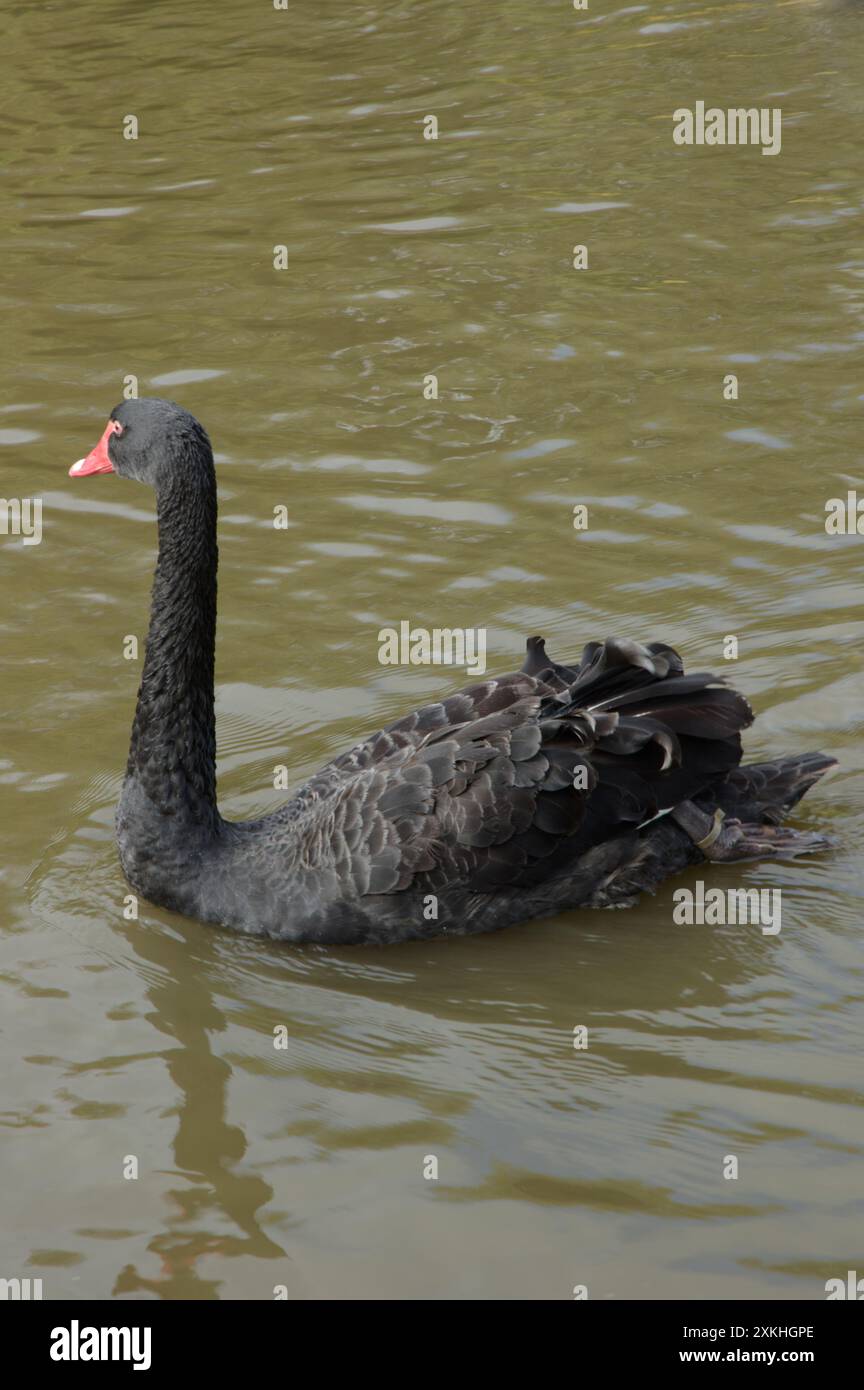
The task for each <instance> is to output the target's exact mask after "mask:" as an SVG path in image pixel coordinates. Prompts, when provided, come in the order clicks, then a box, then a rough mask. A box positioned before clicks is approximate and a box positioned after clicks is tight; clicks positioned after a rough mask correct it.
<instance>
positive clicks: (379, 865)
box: [70, 400, 833, 943]
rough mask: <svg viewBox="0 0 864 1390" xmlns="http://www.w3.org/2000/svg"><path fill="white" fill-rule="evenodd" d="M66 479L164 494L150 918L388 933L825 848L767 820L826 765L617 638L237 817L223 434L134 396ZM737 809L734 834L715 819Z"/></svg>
mask: <svg viewBox="0 0 864 1390" xmlns="http://www.w3.org/2000/svg"><path fill="white" fill-rule="evenodd" d="M70 471H71V472H72V473H73V474H77V475H82V474H87V473H95V472H109V471H111V472H118V473H121V474H124V475H125V476H129V477H134V478H137V479H139V480H141V481H147V482H150V483H151V484H152V485H153V486H154V487H155V489H156V495H157V507H158V518H159V560H158V564H157V568H156V575H155V579H154V586H153V599H152V611H151V621H150V629H149V633H148V637H147V649H146V655H145V661H144V670H143V674H142V680H141V688H140V691H139V695H138V705H137V709H136V713H135V722H134V724H133V729H132V741H131V747H130V751H129V761H128V765H127V770H126V778H125V781H124V784H123V791H122V795H121V799H120V805H119V808H118V813H117V841H118V845H119V850H120V858H121V862H122V865H123V869H124V871H125V873H126V876H127V878H128V880H129V882H130V884H131V885H132V887H133V888H135V889H136V890H137V891H138V892H140V893H141V894H142V895H143V896H144V897H146V898H148V899H149V900H150V901H152V902H154V903H158V904H160V905H161V906H163V907H167V908H170V909H173V910H174V911H177V912H181V913H184V914H185V915H187V916H189V917H195V918H198V919H200V920H201V921H205V922H215V923H219V924H221V925H223V926H227V927H233V928H236V929H239V930H242V931H246V932H251V933H258V934H263V935H267V936H272V937H279V938H283V939H285V940H289V941H317V942H343V943H347V942H364V941H368V942H387V941H398V940H404V939H407V938H411V937H429V936H439V935H445V934H453V935H457V934H463V933H468V932H479V931H488V930H493V929H497V928H500V927H505V926H508V925H510V924H512V923H515V922H519V921H525V920H527V919H530V918H535V917H541V916H544V915H548V914H549V913H552V912H557V911H560V910H562V909H564V908H570V907H580V906H613V905H629V904H630V903H632V902H633V901H634V900H635V898H636V896H637V895H638V894H639V893H640V892H641V891H643V890H645V889H649V890H650V889H653V888H654V887H655V886H656V885H657V884H658V883H660V882H661V881H662V880H663V879H665V878H667V877H668V876H669V875H670V874H673V873H675V872H677V871H678V870H680V869H682V868H684V867H685V866H686V865H687V864H690V863H698V862H700V861H703V860H704V858H705V857H706V854H707V855H709V856H710V857H712V858H726V859H745V858H756V857H763V856H764V857H778V856H781V855H794V854H798V853H802V852H804V851H807V850H813V849H820V848H823V847H824V846H825V844H826V842H825V841H824V840H823V839H822V838H821V837H819V836H817V835H808V834H806V833H797V832H794V831H788V830H777V829H775V828H774V827H776V826H777V825H778V823H779V821H780V820H781V819H782V817H783V815H784V814H785V813H786V811H787V810H788V809H789V807H790V806H792V805H794V804H795V802H796V801H797V800H798V799H799V798H800V797H801V796H802V795H803V794H804V792H805V791H806V790H807V789H808V787H809V786H811V785H812V783H813V782H814V781H816V779H817V778H818V777H819V776H820V775H821V773H822V772H824V771H825V769H826V768H828V767H830V766H831V765H832V763H833V760H832V759H830V758H825V757H822V756H821V755H819V754H805V755H803V756H801V757H790V758H782V759H779V760H777V761H776V762H773V763H764V764H761V765H751V766H750V767H740V766H739V762H740V757H741V741H740V731H741V730H742V729H743V728H745V727H746V726H747V725H748V724H749V723H750V722H751V721H752V714H751V711H750V709H749V706H748V705H747V703H746V701H745V700H744V699H743V698H742V697H741V696H740V695H738V694H737V693H736V692H734V691H732V690H729V689H727V688H725V687H724V686H723V685H722V684H721V682H719V681H718V680H717V678H716V677H713V676H710V675H690V676H685V675H684V673H683V667H682V664H681V660H680V658H679V657H678V655H677V653H676V652H674V651H673V650H672V648H670V647H667V646H665V645H664V644H662V643H652V644H650V645H649V646H647V647H642V646H640V645H638V644H636V643H634V642H618V641H614V640H611V639H610V640H608V641H606V642H605V643H602V644H600V643H592V644H590V645H589V646H588V647H586V648H585V651H584V653H583V656H582V659H581V661H580V662H578V663H576V664H575V665H573V666H572V667H568V666H561V665H557V664H556V663H554V662H553V661H552V660H551V659H550V658H549V657H548V656H547V655H546V653H545V651H544V648H543V643H542V641H541V640H540V639H539V638H534V639H532V640H531V641H529V643H528V657H527V659H526V662H525V666H524V667H523V670H522V671H521V672H518V673H516V674H514V675H508V676H503V677H500V678H498V679H492V680H487V681H484V682H483V683H482V684H479V685H474V686H471V687H469V688H468V689H467V690H463V691H460V692H458V693H457V694H453V695H450V696H449V697H448V698H446V699H444V700H442V701H441V702H440V703H434V704H429V705H425V706H423V707H422V708H421V709H419V710H416V711H414V712H413V713H412V714H409V715H407V716H406V717H405V718H403V719H400V720H399V721H397V722H396V723H395V724H391V725H389V726H388V728H386V729H384V730H382V731H381V732H380V733H377V734H374V735H373V736H372V737H371V738H368V739H366V740H364V741H363V742H361V743H358V744H357V745H356V746H355V747H354V748H353V749H351V750H350V751H349V752H347V753H343V754H342V755H341V756H340V757H337V758H336V759H334V761H333V762H331V763H328V764H327V766H326V767H324V768H322V770H321V771H320V772H318V773H316V775H315V776H314V777H312V778H311V779H310V781H308V782H307V783H306V784H305V786H303V787H301V788H300V790H299V791H297V792H296V793H295V794H294V796H293V797H292V798H291V800H290V801H288V802H287V803H286V804H285V805H284V806H282V807H280V808H279V810H277V811H275V812H273V813H272V814H271V815H269V816H265V817H263V818H262V819H260V820H256V821H245V822H230V821H226V820H224V819H223V818H222V817H221V816H220V814H219V811H218V808H217V803H216V739H215V721H214V712H213V664H214V663H213V658H214V646H215V631H216V565H217V550H216V483H215V474H214V469H213V458H212V453H211V451H210V444H209V441H208V439H207V436H206V434H205V433H204V431H203V429H202V428H201V426H200V425H199V424H198V422H197V421H195V420H194V419H193V417H192V416H190V415H188V414H187V413H186V412H185V411H183V410H181V409H180V408H179V407H178V406H175V405H172V404H171V403H170V402H167V401H160V400H140V401H128V402H125V403H124V404H122V405H120V406H118V407H117V408H116V409H115V410H114V411H113V412H112V416H111V420H110V421H109V424H108V427H107V429H106V431H105V433H104V434H103V436H102V439H101V440H100V442H99V444H98V445H97V446H96V448H95V449H94V450H93V452H92V453H91V454H90V455H89V456H88V458H87V459H86V460H81V461H80V462H79V463H78V464H76V465H75V466H74V467H73V469H72V470H70ZM721 812H722V813H723V814H724V815H726V816H728V817H730V818H731V817H734V818H736V819H734V820H733V819H730V820H728V821H727V822H726V824H725V826H721V824H720V813H721ZM740 822H744V823H743V824H741V823H740ZM712 827H713V828H712ZM700 843H701V844H702V845H703V846H704V852H703V849H700V848H699V847H698V845H699V844H700Z"/></svg>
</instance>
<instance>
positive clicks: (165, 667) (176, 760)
mask: <svg viewBox="0 0 864 1390" xmlns="http://www.w3.org/2000/svg"><path fill="white" fill-rule="evenodd" d="M187 462H188V464H189V466H188V467H186V468H182V469H176V470H175V469H172V470H171V475H170V476H169V477H168V478H167V480H166V481H165V483H164V484H163V485H162V486H161V487H159V488H157V495H156V500H157V511H158V520H159V558H158V561H157V564H156V574H155V576H154V580H153V595H152V602H151V610H150V630H149V632H148V634H147V648H146V652H145V656H144V670H143V673H142V677H141V687H140V689H139V691H138V705H137V708H136V711H135V721H134V723H133V725H132V743H131V746H130V749H129V762H128V764H127V769H126V772H127V778H131V779H134V780H135V781H136V782H137V783H138V785H139V786H140V788H141V789H142V790H143V791H144V792H145V794H146V796H147V798H148V799H149V801H150V802H151V803H152V804H153V806H155V807H156V809H157V810H158V811H159V812H160V813H161V814H162V815H165V816H176V817H177V822H178V831H179V830H180V828H181V825H182V826H190V825H196V826H203V827H205V828H206V829H208V830H212V831H214V832H215V829H216V826H217V825H218V823H219V813H218V811H217V809H216V722H215V716H214V711H213V670H214V653H215V646H216V566H217V563H218V550H217V546H216V477H215V473H214V469H213V456H212V454H211V453H210V449H209V447H206V448H204V447H200V446H199V448H198V449H196V452H195V456H194V458H190V459H188V460H187Z"/></svg>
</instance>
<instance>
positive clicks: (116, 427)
mask: <svg viewBox="0 0 864 1390" xmlns="http://www.w3.org/2000/svg"><path fill="white" fill-rule="evenodd" d="M123 432H124V431H123V426H122V425H121V424H120V421H119V420H112V421H111V433H112V434H123Z"/></svg>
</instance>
